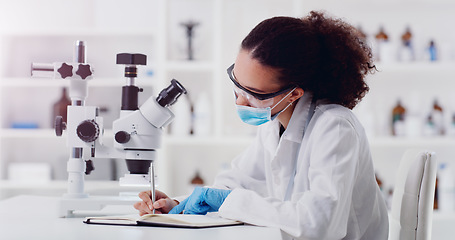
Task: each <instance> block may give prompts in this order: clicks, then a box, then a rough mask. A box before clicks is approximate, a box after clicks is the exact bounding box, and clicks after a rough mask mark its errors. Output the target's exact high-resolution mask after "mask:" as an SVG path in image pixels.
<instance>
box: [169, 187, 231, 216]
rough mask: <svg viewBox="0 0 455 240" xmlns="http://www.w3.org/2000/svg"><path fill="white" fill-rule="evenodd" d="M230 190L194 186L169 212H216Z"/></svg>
mask: <svg viewBox="0 0 455 240" xmlns="http://www.w3.org/2000/svg"><path fill="white" fill-rule="evenodd" d="M229 193H231V190H225V189H216V188H205V187H204V188H201V187H196V188H195V189H194V191H193V193H191V195H190V196H189V197H188V198H186V199H185V200H183V201H182V202H181V203H180V204H179V205H177V206H176V207H174V208H173V209H172V210H171V211H170V212H169V214H179V213H181V212H182V211H183V213H184V214H206V213H207V212H216V211H218V209H219V208H220V207H221V205H222V204H223V202H224V200H225V199H226V197H227V196H228V195H229Z"/></svg>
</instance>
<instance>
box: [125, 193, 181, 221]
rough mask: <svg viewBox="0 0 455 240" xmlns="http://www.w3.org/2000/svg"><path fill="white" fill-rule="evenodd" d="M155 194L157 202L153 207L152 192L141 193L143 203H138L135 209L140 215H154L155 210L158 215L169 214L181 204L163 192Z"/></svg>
mask: <svg viewBox="0 0 455 240" xmlns="http://www.w3.org/2000/svg"><path fill="white" fill-rule="evenodd" d="M155 194H156V201H155V202H154V203H153V205H152V198H151V191H150V190H148V191H143V192H141V193H139V197H140V198H141V199H142V202H137V203H135V204H134V208H136V209H137V210H139V215H141V216H143V215H145V214H152V213H153V209H155V213H157V214H161V213H168V212H169V211H170V210H171V209H172V208H173V207H175V206H177V205H178V204H179V202H177V201H176V200H174V199H171V198H169V197H168V196H167V195H166V194H165V193H163V192H160V191H158V190H156V191H155Z"/></svg>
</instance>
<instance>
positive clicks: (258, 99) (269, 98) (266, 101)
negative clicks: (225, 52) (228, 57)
mask: <svg viewBox="0 0 455 240" xmlns="http://www.w3.org/2000/svg"><path fill="white" fill-rule="evenodd" d="M233 70H234V64H232V65H231V66H230V67H229V68H228V69H227V74H228V75H229V78H230V79H231V81H232V83H234V94H235V98H236V99H237V98H238V97H239V96H242V97H243V98H244V99H246V100H247V101H248V103H249V104H250V105H251V106H253V107H257V108H265V107H271V106H273V104H274V103H275V101H276V100H275V99H274V97H276V96H279V95H281V94H283V93H286V92H289V91H291V90H292V89H293V88H295V87H293V86H289V87H286V88H284V89H282V90H279V91H277V92H274V93H265V94H264V93H255V92H253V91H251V90H248V89H246V88H245V87H243V86H242V85H240V83H239V82H237V80H236V79H235V76H234V72H233Z"/></svg>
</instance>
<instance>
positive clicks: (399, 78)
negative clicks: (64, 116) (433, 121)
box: [0, 0, 455, 194]
mask: <svg viewBox="0 0 455 240" xmlns="http://www.w3.org/2000/svg"><path fill="white" fill-rule="evenodd" d="M26 2H28V4H29V5H32V6H35V4H36V3H34V1H32V0H29V1H26ZM43 2H44V4H42V6H37V5H36V6H35V9H39V10H40V11H32V10H29V8H27V9H24V8H23V7H22V5H20V4H18V3H15V2H12V3H10V4H11V5H10V6H8V7H7V8H3V7H1V8H0V9H2V10H0V13H1V14H0V20H1V21H2V22H7V21H6V20H10V19H16V23H15V25H14V27H2V28H1V29H0V52H1V57H0V93H1V96H0V110H1V113H2V114H1V116H0V127H1V130H0V141H1V142H2V143H1V145H0V156H1V158H0V179H4V180H5V179H6V177H7V175H6V172H7V167H8V163H10V162H20V161H24V162H27V161H48V162H51V163H52V164H53V167H55V168H57V167H59V168H62V167H63V168H64V167H65V164H66V158H67V156H68V154H67V151H68V150H67V149H66V148H64V145H65V143H64V142H65V139H64V138H57V137H54V132H53V130H52V129H50V121H51V120H50V115H51V114H50V106H51V104H52V103H53V102H54V101H55V100H56V99H58V96H59V93H60V92H59V91H60V89H61V88H62V87H65V86H68V83H67V81H66V80H59V81H58V80H50V79H30V78H29V76H28V73H29V67H30V62H32V61H35V62H53V61H69V60H71V58H72V44H73V41H75V40H86V41H87V54H88V61H89V62H90V63H92V64H94V68H95V71H96V72H95V74H96V78H94V79H93V80H91V82H90V83H89V86H90V92H89V94H90V95H89V98H90V96H95V97H94V98H90V99H89V100H88V104H90V105H97V106H107V107H109V109H110V112H109V113H108V114H107V116H106V117H105V122H109V121H112V120H113V119H115V117H116V115H117V114H118V109H119V107H118V105H119V104H118V102H119V101H120V96H119V93H120V87H121V86H122V84H123V78H122V70H123V69H122V67H120V66H116V65H115V60H114V59H115V53H117V52H122V51H125V52H142V53H145V54H147V55H148V57H149V59H148V60H149V63H148V65H147V67H143V68H141V67H139V71H140V72H139V80H138V85H140V86H144V87H145V88H146V89H147V92H146V95H147V96H144V98H145V97H148V96H151V95H156V94H157V92H158V91H159V90H161V89H162V88H163V87H165V86H167V84H168V82H169V80H170V79H172V78H176V79H178V80H179V81H181V82H182V84H183V85H184V86H185V87H186V88H187V89H188V90H189V91H190V94H189V97H190V100H191V102H193V103H194V102H196V100H197V97H198V96H200V95H201V94H202V93H205V94H208V95H209V99H210V116H211V121H210V122H211V129H210V134H209V135H208V136H193V135H191V136H190V135H188V136H183V137H182V136H175V135H173V134H172V131H171V132H168V131H166V134H165V136H164V137H163V146H162V148H161V149H159V150H158V160H159V161H158V163H157V164H158V166H157V167H158V173H157V174H158V175H160V185H161V186H160V187H161V189H163V190H165V191H166V192H168V193H170V194H182V193H184V192H186V186H187V183H188V182H189V180H190V179H191V177H192V176H193V175H194V173H195V171H196V170H199V171H200V172H201V175H202V177H203V178H204V179H205V180H206V181H207V184H210V183H211V181H212V180H213V177H214V175H215V174H216V172H218V171H221V170H223V169H224V168H226V165H228V164H229V161H230V160H231V159H232V158H233V157H234V156H235V155H237V154H239V153H240V152H241V151H242V150H243V149H244V148H245V147H246V146H248V144H249V143H251V142H252V141H253V138H254V133H255V128H254V127H249V126H246V125H245V124H243V123H242V122H241V121H240V120H239V119H238V117H237V115H236V114H235V108H234V104H233V96H232V91H231V86H230V82H229V81H228V80H227V78H226V76H225V75H226V74H225V69H226V68H227V67H228V66H229V65H230V64H231V63H232V62H233V61H234V60H235V56H236V54H237V52H238V50H239V44H240V42H241V40H242V39H243V37H244V36H245V35H246V34H247V33H248V32H249V31H250V30H251V28H252V27H254V26H255V25H256V24H257V23H258V22H259V21H261V20H263V19H265V18H268V17H271V16H277V15H292V16H302V15H305V14H306V13H307V12H308V11H310V10H313V9H326V10H327V11H328V12H330V13H333V14H335V15H338V16H343V18H345V19H346V20H348V21H350V22H351V23H353V24H354V25H361V26H362V28H363V29H364V30H365V31H366V32H367V33H368V34H369V35H370V36H371V35H372V34H374V32H375V31H377V30H378V28H379V26H380V25H381V24H383V25H384V26H385V28H386V30H388V32H389V35H390V36H391V38H392V40H394V41H395V42H396V41H398V36H399V35H400V34H401V33H402V31H403V30H404V28H405V26H406V25H407V24H411V27H412V29H413V30H414V32H415V35H416V36H417V37H418V38H419V39H420V41H418V42H416V44H417V45H418V46H416V47H419V48H422V46H423V45H424V43H425V41H427V40H428V39H429V37H431V36H434V37H436V40H438V41H439V42H444V41H445V42H450V41H452V40H453V39H451V37H452V36H453V35H454V33H453V32H450V31H451V30H449V29H447V28H445V27H444V26H441V25H439V24H438V23H439V22H441V21H446V22H453V21H447V20H448V19H449V20H450V19H451V18H453V17H452V15H450V16H445V14H446V13H447V12H450V11H453V10H454V9H455V4H453V3H451V2H448V1H442V0H439V1H432V2H431V3H430V1H424V0H414V1H405V0H403V1H381V2H377V1H372V0H371V1H367V3H365V1H360V0H349V1H343V3H340V2H339V1H333V0H327V1H316V0H315V1H300V0H286V1H280V0H267V1H262V0H153V1H146V0H134V1H128V6H129V8H130V9H129V10H130V11H129V12H125V9H124V7H123V5H122V4H112V3H111V1H108V0H97V1H90V0H83V1H67V3H65V4H63V3H60V2H59V1H56V0H43ZM2 4H3V3H2ZM46 4H47V5H46ZM409 4H413V5H412V6H413V8H412V9H413V11H412V12H410V11H407V9H408V7H409ZM44 6H48V7H44ZM50 6H54V8H50ZM372 6H373V7H372ZM6 9H10V10H8V12H7V10H6ZM15 9H20V11H19V10H18V11H14V10H15ZM50 9H53V10H50ZM63 9H65V10H66V9H73V11H71V12H68V11H66V13H62V12H64V11H61V10H63ZM88 9H89V10H88ZM10 12H11V13H10ZM13 12H14V13H15V14H12V13H13ZM17 12H20V15H17V14H16V13H17ZM427 12H429V13H431V14H433V15H432V16H433V17H429V16H428V15H427V14H428V13H427ZM438 13H439V15H438ZM384 15H387V18H384ZM51 16H52V17H51ZM81 16H84V17H81ZM127 16H128V17H127ZM403 16H408V17H403ZM419 16H425V17H419ZM125 18H127V19H128V21H126V20H125ZM55 19H66V21H61V22H60V21H56V20H55ZM189 20H192V21H198V22H200V25H199V26H197V27H195V32H194V33H195V35H194V39H193V40H194V41H193V43H194V51H195V60H194V61H188V60H186V59H185V58H186V54H185V46H186V36H185V29H184V28H183V27H182V26H180V24H181V23H182V22H185V21H189ZM454 21H455V20H454ZM11 26H13V25H11ZM445 36H448V38H444V37H445ZM453 42H455V41H452V43H453ZM15 50H17V51H18V52H19V54H18V55H17V54H16V52H14V51H15ZM450 51H451V50H450ZM449 55H450V54H449ZM451 61H453V59H452V60H447V59H446V60H444V61H441V62H436V63H429V62H425V61H423V60H419V61H418V62H412V63H401V62H393V63H387V64H386V63H378V69H379V70H380V72H378V73H376V74H374V75H372V76H371V78H370V79H369V83H370V86H371V91H370V94H369V95H368V96H367V98H366V99H365V103H368V104H369V107H368V108H366V109H367V110H370V112H368V111H366V112H365V111H364V109H365V108H364V109H359V111H357V112H356V113H358V114H359V115H362V114H364V115H365V113H366V114H373V115H374V118H375V119H376V120H377V121H380V122H381V123H376V125H375V126H376V127H374V129H373V130H372V132H373V135H372V136H371V138H370V144H371V146H372V153H373V159H374V161H375V165H376V167H377V171H378V173H379V174H380V175H382V176H384V177H383V178H384V182H386V184H388V185H391V184H392V183H393V174H394V172H393V171H389V170H388V169H389V168H390V165H391V164H396V163H397V161H399V158H400V157H401V154H402V151H404V149H406V148H410V147H427V148H434V149H437V150H438V152H441V154H439V155H440V156H442V158H447V157H448V156H450V154H451V149H452V146H453V145H454V144H455V140H454V139H455V138H454V139H452V138H451V137H448V136H444V137H437V138H425V137H417V138H394V137H391V136H390V134H389V133H388V127H389V126H388V125H387V124H388V121H389V119H390V118H389V114H390V111H391V107H392V106H393V105H394V104H395V101H396V100H397V98H398V97H399V96H403V98H404V101H406V100H407V99H406V98H407V95H406V92H409V89H415V91H420V90H421V89H424V90H425V91H420V92H419V94H420V95H421V96H422V106H424V105H425V106H426V105H428V104H427V102H429V101H431V99H432V98H433V97H435V96H438V98H440V101H441V103H442V105H443V107H445V109H447V112H450V111H453V110H452V108H453V109H454V110H455V106H454V107H452V100H451V97H450V96H451V89H455V81H453V80H455V73H454V72H453V71H452V69H453V68H454V66H455V63H453V62H451ZM144 100H145V99H142V101H144ZM21 104H22V105H21ZM27 104H29V105H31V106H33V107H32V109H30V108H27V107H26V105H27ZM422 108H424V107H422ZM36 109H40V110H41V111H39V112H38V113H36V112H34V111H35V110H36ZM17 112H19V113H17ZM27 113H29V114H32V116H30V118H32V119H38V121H42V122H43V124H44V125H45V126H43V127H42V128H40V129H33V130H24V129H20V130H18V129H10V128H9V125H10V123H11V121H12V120H11V118H12V117H14V116H20V117H27ZM176 114H177V113H176ZM361 120H363V119H361ZM378 126H379V127H378ZM171 130H172V127H171ZM107 135H108V134H107ZM24 144H25V145H26V146H27V147H28V148H29V150H25V151H24V146H23V145H24ZM57 146H58V147H57ZM43 152H45V153H43ZM385 153H388V154H389V155H387V154H385ZM56 162H59V164H56ZM60 162H61V163H60ZM55 171H65V170H64V169H63V170H61V169H60V170H55ZM59 176H61V178H56V179H57V180H63V178H64V177H65V176H64V175H59Z"/></svg>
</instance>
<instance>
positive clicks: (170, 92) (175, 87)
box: [156, 79, 187, 107]
mask: <svg viewBox="0 0 455 240" xmlns="http://www.w3.org/2000/svg"><path fill="white" fill-rule="evenodd" d="M182 93H183V94H186V93H187V92H186V89H185V88H184V87H183V86H182V84H180V83H179V82H178V81H177V80H175V79H172V81H171V84H170V85H169V86H168V87H167V88H165V89H163V90H162V91H161V92H160V94H159V95H158V97H157V98H156V101H157V102H158V104H159V105H161V106H162V107H168V106H171V105H172V104H174V103H175V101H177V99H178V98H179V97H180V95H182Z"/></svg>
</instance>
